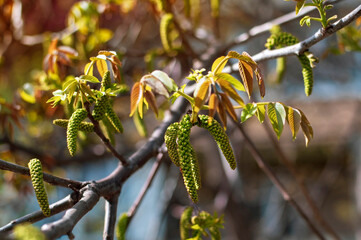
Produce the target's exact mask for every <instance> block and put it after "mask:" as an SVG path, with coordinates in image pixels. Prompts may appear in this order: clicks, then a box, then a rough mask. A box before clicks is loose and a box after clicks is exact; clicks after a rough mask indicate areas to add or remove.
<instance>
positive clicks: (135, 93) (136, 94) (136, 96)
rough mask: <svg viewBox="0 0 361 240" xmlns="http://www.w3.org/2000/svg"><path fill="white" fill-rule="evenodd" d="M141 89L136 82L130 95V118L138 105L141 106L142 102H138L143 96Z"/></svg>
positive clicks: (139, 84)
mask: <svg viewBox="0 0 361 240" xmlns="http://www.w3.org/2000/svg"><path fill="white" fill-rule="evenodd" d="M142 88H143V87H142V84H141V83H140V82H136V83H135V84H134V86H133V88H132V91H131V93H130V115H129V116H130V117H131V116H133V114H134V112H135V111H136V110H137V106H138V104H143V102H140V101H141V99H142V96H143V89H142Z"/></svg>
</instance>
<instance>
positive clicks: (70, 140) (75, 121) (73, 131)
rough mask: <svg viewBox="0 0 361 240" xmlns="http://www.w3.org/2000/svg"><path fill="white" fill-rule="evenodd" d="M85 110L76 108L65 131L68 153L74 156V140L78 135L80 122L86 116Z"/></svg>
mask: <svg viewBox="0 0 361 240" xmlns="http://www.w3.org/2000/svg"><path fill="white" fill-rule="evenodd" d="M86 116H87V111H86V110H85V109H84V108H79V109H77V110H76V111H75V112H74V113H73V114H72V115H71V117H70V119H69V123H68V128H67V131H66V140H67V144H68V150H69V153H70V155H72V156H74V154H75V152H76V140H77V136H78V131H79V126H80V123H81V122H82V121H83V120H84V119H85V118H86Z"/></svg>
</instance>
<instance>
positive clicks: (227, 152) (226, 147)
mask: <svg viewBox="0 0 361 240" xmlns="http://www.w3.org/2000/svg"><path fill="white" fill-rule="evenodd" d="M198 118H199V122H198V125H199V126H200V127H202V128H205V129H207V130H208V131H209V133H210V134H211V135H212V136H213V138H214V140H215V141H216V143H217V145H218V147H219V148H220V149H221V150H222V153H223V155H224V157H225V158H226V160H227V161H228V163H229V166H230V167H231V168H232V169H235V168H236V165H237V164H236V158H235V157H234V154H233V149H232V147H231V145H230V143H229V139H228V136H227V134H226V132H225V131H224V129H223V128H222V126H221V125H220V124H219V123H218V122H217V121H216V120H215V119H212V120H211V122H209V117H208V116H207V115H198Z"/></svg>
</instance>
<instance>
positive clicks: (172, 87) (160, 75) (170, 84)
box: [151, 70, 178, 92]
mask: <svg viewBox="0 0 361 240" xmlns="http://www.w3.org/2000/svg"><path fill="white" fill-rule="evenodd" d="M151 75H152V76H154V77H156V78H157V79H159V81H161V82H162V83H163V84H164V86H165V87H166V88H167V89H168V91H169V92H173V91H177V89H178V86H177V84H176V83H175V82H174V80H173V79H171V78H170V77H169V76H168V74H166V73H165V72H163V71H160V70H155V71H153V72H152V73H151Z"/></svg>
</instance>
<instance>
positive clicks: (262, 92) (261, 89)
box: [254, 67, 266, 98]
mask: <svg viewBox="0 0 361 240" xmlns="http://www.w3.org/2000/svg"><path fill="white" fill-rule="evenodd" d="M254 73H255V74H256V78H257V82H258V87H259V93H260V95H261V97H262V98H263V97H264V95H266V87H265V86H264V81H263V77H262V73H261V69H260V68H259V67H257V68H256V70H255V71H254Z"/></svg>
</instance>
